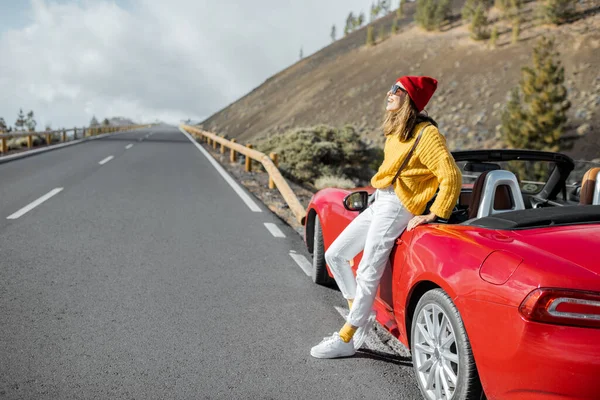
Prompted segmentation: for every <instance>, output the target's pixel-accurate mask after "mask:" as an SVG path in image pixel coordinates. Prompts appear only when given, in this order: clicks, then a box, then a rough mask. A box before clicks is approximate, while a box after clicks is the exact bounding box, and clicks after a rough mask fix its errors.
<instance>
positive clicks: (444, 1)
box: [434, 0, 451, 29]
mask: <svg viewBox="0 0 600 400" xmlns="http://www.w3.org/2000/svg"><path fill="white" fill-rule="evenodd" d="M450 11H451V4H450V0H439V2H437V8H436V10H435V14H434V15H435V17H434V21H435V28H436V29H440V28H441V27H442V25H444V23H446V21H447V20H448V17H450Z"/></svg>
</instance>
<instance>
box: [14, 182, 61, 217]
mask: <svg viewBox="0 0 600 400" xmlns="http://www.w3.org/2000/svg"><path fill="white" fill-rule="evenodd" d="M63 189H64V188H56V189H52V190H51V191H50V192H48V193H47V194H45V195H43V196H42V197H40V198H39V199H37V200H36V201H34V202H32V203H29V204H28V205H26V206H25V207H23V208H21V209H20V210H19V211H17V212H16V213H14V214H11V215H9V216H8V217H7V218H6V219H17V218H19V217H21V216H22V215H24V214H26V213H28V212H29V211H31V210H33V209H34V208H36V207H37V206H39V205H40V204H42V203H43V202H45V201H46V200H48V199H49V198H51V197H53V196H55V195H57V194H58V193H60V192H61V191H62V190H63Z"/></svg>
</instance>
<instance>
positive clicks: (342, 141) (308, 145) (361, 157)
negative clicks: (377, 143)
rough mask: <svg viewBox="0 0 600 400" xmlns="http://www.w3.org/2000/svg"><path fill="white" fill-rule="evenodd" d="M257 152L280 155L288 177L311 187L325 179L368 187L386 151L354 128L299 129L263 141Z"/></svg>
mask: <svg viewBox="0 0 600 400" xmlns="http://www.w3.org/2000/svg"><path fill="white" fill-rule="evenodd" d="M256 148H257V149H258V150H259V151H261V152H263V153H265V154H269V153H271V152H276V153H277V154H278V156H279V168H280V170H282V171H283V173H284V174H286V175H288V176H289V177H292V178H294V179H296V180H297V181H300V182H303V183H310V184H313V183H314V182H315V181H316V180H317V179H318V178H320V177H324V176H336V177H339V178H353V179H356V180H357V181H358V183H361V184H364V183H368V181H369V180H370V179H371V177H372V176H373V174H374V173H375V170H376V169H377V168H378V167H379V165H380V164H381V161H382V160H383V150H381V149H380V148H369V147H368V146H367V144H366V143H365V142H364V141H363V140H362V139H361V138H360V135H359V134H358V132H356V130H355V129H354V127H353V126H351V125H346V126H344V127H343V128H336V127H331V126H327V125H318V126H315V127H310V128H297V129H293V130H290V131H288V132H286V133H284V134H282V135H275V136H272V137H270V138H267V139H263V140H262V141H259V142H258V143H257V145H256Z"/></svg>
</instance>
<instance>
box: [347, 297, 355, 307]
mask: <svg viewBox="0 0 600 400" xmlns="http://www.w3.org/2000/svg"><path fill="white" fill-rule="evenodd" d="M353 301H354V300H353V299H348V309H352V302H353Z"/></svg>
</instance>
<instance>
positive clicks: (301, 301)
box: [0, 126, 420, 399]
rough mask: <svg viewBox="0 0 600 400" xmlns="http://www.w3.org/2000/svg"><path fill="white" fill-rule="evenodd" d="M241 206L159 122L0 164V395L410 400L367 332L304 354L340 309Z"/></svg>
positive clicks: (297, 248)
mask: <svg viewBox="0 0 600 400" xmlns="http://www.w3.org/2000/svg"><path fill="white" fill-rule="evenodd" d="M129 145H132V146H129ZM126 146H129V148H126ZM111 156H112V157H113V158H111V159H109V158H108V157H111ZM101 162H103V163H102V164H101ZM242 190H243V189H242ZM243 191H244V192H245V193H248V192H247V191H245V190H243ZM44 196H45V197H44ZM249 197H250V198H252V199H254V201H255V203H256V205H257V206H258V209H259V212H256V211H252V210H251V209H250V208H249V206H248V205H247V204H246V203H245V202H244V201H242V199H241V198H240V196H239V195H238V194H237V193H236V191H234V189H232V187H231V186H230V184H229V183H228V182H227V181H226V180H225V179H224V178H223V177H222V175H221V174H220V173H219V172H218V171H217V170H216V169H215V167H214V166H213V165H212V164H211V162H209V160H208V159H207V157H206V156H205V155H204V154H203V153H202V152H201V151H199V149H198V148H197V147H196V146H195V145H194V144H193V143H192V142H191V141H190V140H189V139H188V138H187V137H186V136H185V135H184V134H182V133H181V132H180V131H179V130H178V129H176V128H173V127H164V126H163V127H153V128H150V129H146V130H140V131H135V132H128V133H122V134H118V135H115V136H113V137H110V138H104V139H99V140H95V141H92V142H88V143H82V144H79V145H75V146H71V147H67V148H64V149H60V150H55V151H51V152H48V153H43V154H39V155H36V156H33V157H29V158H26V159H23V160H17V161H12V162H9V163H6V164H1V165H0V243H1V258H0V317H1V319H0V320H1V324H0V399H58V398H60V399H74V398H77V399H88V398H101V399H107V398H111V399H164V398H170V399H192V398H193V399H233V398H235V399H321V398H334V399H337V398H339V399H364V398H369V399H392V398H393V399H419V398H420V395H419V393H418V389H417V387H416V384H415V382H414V380H413V374H412V367H411V363H410V360H409V359H407V358H406V357H405V354H404V355H402V354H398V353H394V352H393V351H390V350H389V348H388V347H386V346H384V345H383V344H382V343H380V342H378V340H377V338H376V337H375V335H373V336H372V337H370V338H369V341H368V342H367V344H368V347H369V348H367V349H366V350H364V351H361V352H359V353H357V355H356V356H355V357H353V358H348V359H343V360H317V359H314V358H312V357H311V356H310V354H309V350H310V347H311V346H313V345H314V344H316V343H318V342H319V341H320V340H321V339H322V338H323V337H324V336H326V335H328V334H330V333H331V332H334V331H335V330H337V329H339V328H340V327H341V325H342V323H343V318H342V316H341V315H340V313H339V312H338V309H336V307H337V308H345V303H344V301H343V299H342V297H341V295H340V293H339V292H338V291H336V290H332V289H327V288H323V287H320V286H317V285H314V284H313V283H312V282H311V280H310V278H309V277H308V276H307V275H306V274H305V272H304V271H303V269H301V268H300V266H299V265H298V264H297V262H296V261H295V259H299V258H300V259H301V258H302V257H305V258H306V259H308V260H310V255H309V254H308V253H307V252H306V250H305V248H304V244H303V243H302V239H301V237H300V236H299V235H298V234H297V233H296V232H294V231H293V229H291V228H290V227H288V226H287V225H285V224H284V223H283V222H281V221H280V220H279V219H278V218H277V217H276V216H275V215H273V214H272V213H271V212H270V211H269V210H268V209H267V208H266V207H265V206H264V205H262V204H261V203H259V202H258V201H257V200H256V199H255V198H254V197H253V196H252V195H251V194H250V195H249ZM38 199H41V200H38ZM36 200H37V202H36ZM42 200H43V201H42ZM32 203H33V205H32V206H30V207H29V208H28V207H27V206H28V205H30V204H32ZM9 217H10V218H11V219H9ZM265 223H267V224H273V225H274V226H275V227H276V228H278V231H277V230H276V228H273V225H270V226H269V227H270V228H271V230H269V229H268V228H267V226H266V225H265ZM272 231H273V232H272ZM281 234H283V235H285V237H277V236H281ZM275 235H277V236H275Z"/></svg>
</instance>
